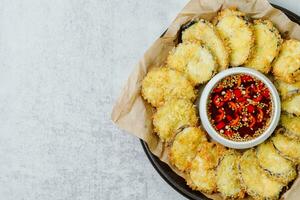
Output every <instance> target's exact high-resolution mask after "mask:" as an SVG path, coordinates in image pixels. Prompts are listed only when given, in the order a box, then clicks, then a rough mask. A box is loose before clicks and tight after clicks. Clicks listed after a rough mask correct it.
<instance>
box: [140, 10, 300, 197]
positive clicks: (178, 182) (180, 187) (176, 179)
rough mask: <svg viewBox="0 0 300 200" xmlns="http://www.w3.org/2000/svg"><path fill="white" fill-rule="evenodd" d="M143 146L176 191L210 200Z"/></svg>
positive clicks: (294, 17)
mask: <svg viewBox="0 0 300 200" xmlns="http://www.w3.org/2000/svg"><path fill="white" fill-rule="evenodd" d="M272 6H273V7H275V8H277V9H279V10H281V11H282V12H284V13H285V14H286V15H287V16H288V17H289V18H290V19H291V20H292V21H294V22H296V23H298V24H300V17H299V16H298V15H296V14H295V13H293V12H291V11H289V10H287V9H285V8H282V7H280V6H277V5H274V4H272ZM141 144H142V147H143V149H144V151H145V153H146V155H147V157H148V159H149V161H150V162H151V164H152V165H153V167H154V168H155V169H156V171H157V172H158V173H159V175H160V176H161V177H162V178H163V179H164V180H165V181H166V182H167V183H168V184H169V185H170V186H171V187H172V188H174V190H176V191H177V192H179V193H180V194H182V195H183V196H185V197H186V198H188V199H191V200H209V198H207V197H206V196H204V195H203V194H202V193H201V192H198V191H193V190H192V189H191V188H189V187H188V186H187V185H186V182H185V180H184V179H183V178H182V177H180V176H178V175H177V174H176V173H175V172H173V171H172V169H171V168H170V167H169V166H168V165H167V164H165V163H164V162H162V161H160V160H159V159H158V158H157V157H156V156H155V155H153V154H152V153H151V152H150V150H149V148H148V146H147V144H146V142H144V141H143V140H141Z"/></svg>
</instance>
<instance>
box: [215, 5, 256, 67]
mask: <svg viewBox="0 0 300 200" xmlns="http://www.w3.org/2000/svg"><path fill="white" fill-rule="evenodd" d="M214 24H215V26H216V28H217V30H218V32H219V34H220V36H221V38H222V39H223V41H225V42H226V43H227V44H228V46H229V48H230V50H231V52H230V54H229V57H230V65H231V66H233V67H236V66H240V65H242V64H244V63H245V62H246V61H247V59H248V58H249V57H250V55H251V53H252V50H253V46H254V34H253V28H252V24H251V23H250V22H249V21H248V20H247V19H246V17H245V14H244V13H242V12H240V11H237V10H232V9H225V10H222V11H221V12H219V13H218V15H217V17H216V18H215V19H214Z"/></svg>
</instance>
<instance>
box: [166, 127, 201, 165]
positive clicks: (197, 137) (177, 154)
mask: <svg viewBox="0 0 300 200" xmlns="http://www.w3.org/2000/svg"><path fill="white" fill-rule="evenodd" d="M205 141H207V138H206V134H205V132H203V131H202V130H201V129H200V128H198V127H188V128H185V129H183V130H182V131H181V132H179V133H178V134H177V135H176V137H175V139H174V141H173V144H172V147H171V149H170V154H169V160H170V162H171V163H172V164H173V165H174V166H176V167H177V169H179V170H181V171H185V170H186V169H187V168H188V167H190V166H191V162H192V160H193V159H194V157H195V155H196V153H197V148H198V146H199V144H200V143H201V142H205Z"/></svg>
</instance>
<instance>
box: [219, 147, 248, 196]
mask: <svg viewBox="0 0 300 200" xmlns="http://www.w3.org/2000/svg"><path fill="white" fill-rule="evenodd" d="M239 157H240V155H239V154H238V153H237V152H236V151H234V150H229V151H227V152H226V153H225V155H224V156H223V157H222V158H221V160H220V163H219V165H218V167H217V170H216V174H217V188H218V191H219V192H220V193H221V194H222V196H223V197H224V198H243V197H244V194H245V192H244V191H243V189H242V188H241V183H240V180H239V170H238V161H239Z"/></svg>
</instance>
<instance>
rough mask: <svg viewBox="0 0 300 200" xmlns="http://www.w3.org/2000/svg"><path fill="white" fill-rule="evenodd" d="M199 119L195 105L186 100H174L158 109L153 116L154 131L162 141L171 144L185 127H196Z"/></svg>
mask: <svg viewBox="0 0 300 200" xmlns="http://www.w3.org/2000/svg"><path fill="white" fill-rule="evenodd" d="M197 124H198V118H197V115H196V108H195V106H194V105H193V103H192V102H191V101H189V100H186V99H172V100H170V101H167V102H165V104H164V105H163V106H161V107H159V108H157V111H156V113H154V115H153V125H154V131H155V132H156V133H157V134H158V136H159V137H160V139H161V140H162V141H166V142H169V141H170V140H171V139H172V137H173V136H174V134H175V132H176V131H177V130H178V129H179V128H182V127H183V126H196V125H197Z"/></svg>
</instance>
